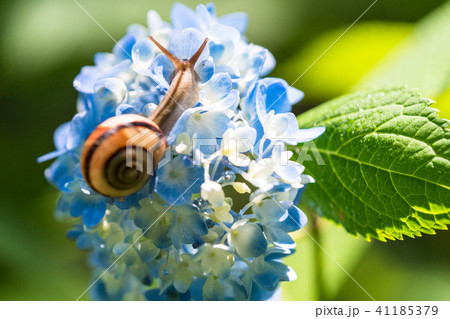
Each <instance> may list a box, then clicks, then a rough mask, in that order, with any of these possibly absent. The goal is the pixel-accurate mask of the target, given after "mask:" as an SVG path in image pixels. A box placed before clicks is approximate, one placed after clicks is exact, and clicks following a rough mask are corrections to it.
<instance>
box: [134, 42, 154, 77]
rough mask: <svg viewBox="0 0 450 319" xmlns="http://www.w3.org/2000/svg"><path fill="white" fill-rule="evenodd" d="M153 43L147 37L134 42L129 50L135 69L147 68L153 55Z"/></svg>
mask: <svg viewBox="0 0 450 319" xmlns="http://www.w3.org/2000/svg"><path fill="white" fill-rule="evenodd" d="M154 55H155V53H154V51H153V44H152V42H151V41H150V39H148V38H144V39H142V40H139V41H138V42H136V43H135V44H134V46H133V49H132V51H131V56H132V59H133V63H134V65H135V66H136V69H137V71H138V72H139V71H141V70H147V69H148V68H149V67H150V65H151V63H152V61H153V57H154Z"/></svg>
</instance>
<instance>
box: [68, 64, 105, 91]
mask: <svg viewBox="0 0 450 319" xmlns="http://www.w3.org/2000/svg"><path fill="white" fill-rule="evenodd" d="M101 73H102V72H101V71H100V70H99V69H98V68H97V67H95V66H84V67H82V68H81V71H80V73H79V74H78V75H77V76H76V77H75V79H74V80H73V87H74V88H75V90H77V91H78V92H81V93H94V83H95V82H96V81H97V79H98V78H99V76H100V75H101Z"/></svg>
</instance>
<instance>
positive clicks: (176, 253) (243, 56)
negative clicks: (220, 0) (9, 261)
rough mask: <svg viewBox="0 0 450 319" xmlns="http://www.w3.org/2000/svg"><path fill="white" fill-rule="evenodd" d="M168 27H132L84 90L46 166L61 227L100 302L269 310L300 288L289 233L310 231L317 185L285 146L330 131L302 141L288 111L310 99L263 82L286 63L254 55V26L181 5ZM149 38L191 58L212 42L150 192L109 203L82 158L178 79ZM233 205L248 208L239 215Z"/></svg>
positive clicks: (85, 77)
mask: <svg viewBox="0 0 450 319" xmlns="http://www.w3.org/2000/svg"><path fill="white" fill-rule="evenodd" d="M171 19H172V23H171V24H169V23H167V22H164V21H162V19H161V18H160V17H159V15H158V14H157V13H156V12H154V11H150V12H149V13H148V26H141V25H132V26H130V27H129V28H128V32H127V34H126V35H125V36H124V37H123V38H122V39H121V40H120V41H118V43H117V45H116V46H115V47H114V48H113V51H112V53H98V54H96V55H95V57H94V63H95V65H93V66H85V67H83V68H82V69H81V72H80V74H79V75H77V77H76V78H75V80H74V87H75V89H76V90H77V91H78V92H79V97H78V102H77V111H78V112H77V114H76V115H75V116H74V117H73V119H72V120H71V121H70V122H68V123H65V124H63V125H61V126H60V127H59V128H58V129H57V130H56V131H55V135H54V141H55V147H56V151H54V152H52V153H50V154H47V155H44V156H43V157H41V158H40V159H39V160H40V161H44V160H49V159H53V158H55V159H56V160H55V161H54V162H53V163H52V164H51V165H50V167H49V168H48V169H46V171H45V176H46V177H47V179H48V180H49V181H50V182H51V183H52V184H54V185H55V186H56V187H57V188H58V189H59V190H60V191H61V196H60V198H59V200H58V203H57V207H56V212H57V216H59V217H60V218H67V219H68V220H69V221H71V222H72V223H73V228H72V230H70V231H69V233H68V235H69V237H70V238H73V239H74V240H76V243H77V245H78V247H79V248H80V249H86V250H89V256H90V257H89V262H90V264H91V266H92V268H93V269H94V271H93V282H94V285H93V287H92V288H91V290H90V293H91V297H92V298H93V299H98V300H136V299H138V300H146V299H147V300H262V299H268V298H270V297H271V296H272V295H273V294H274V292H275V291H276V290H277V288H278V287H279V283H280V282H281V281H289V280H294V279H295V278H296V276H295V273H294V272H293V270H292V269H291V268H290V267H288V266H286V265H285V264H284V263H283V262H282V258H283V257H284V256H287V255H290V254H291V253H292V252H293V251H294V248H295V242H294V241H293V240H292V238H291V236H290V233H291V232H293V231H296V230H298V229H300V228H302V227H304V226H305V224H306V222H307V219H306V216H305V214H304V213H303V212H302V211H301V210H300V209H299V208H297V207H296V204H297V203H298V200H299V198H300V194H301V192H302V188H303V187H304V185H305V184H307V183H309V182H313V179H312V178H311V177H309V176H308V175H304V174H303V171H304V167H303V166H302V165H300V164H298V163H296V162H294V161H291V160H290V158H291V156H292V152H290V151H288V150H287V146H288V145H297V144H298V143H303V142H307V141H310V140H312V139H314V138H316V137H318V136H319V135H320V134H322V133H323V128H313V129H307V130H300V129H299V128H298V124H297V120H296V118H295V115H294V114H293V113H290V112H291V109H292V105H293V104H295V103H297V102H298V101H299V100H300V99H301V98H302V97H303V93H302V92H301V91H299V90H297V89H294V88H292V87H289V86H288V85H287V83H286V82H285V81H284V80H282V79H277V78H264V76H265V75H266V74H268V73H269V72H270V71H271V70H272V69H273V67H274V65H275V60H274V58H273V56H272V55H271V54H270V52H269V51H268V50H266V49H264V48H262V47H260V46H257V45H254V44H251V43H248V42H247V40H246V38H245V37H244V32H245V30H246V27H247V16H246V15H245V14H244V13H233V14H228V15H225V16H222V17H218V16H217V15H216V12H215V8H214V5H212V4H208V5H206V6H204V5H199V6H198V7H197V8H196V10H195V11H194V10H192V9H190V8H188V7H186V6H184V5H182V4H175V5H174V7H173V9H172V13H171ZM149 35H153V37H155V38H157V39H158V41H159V42H160V43H161V44H162V45H164V46H166V47H167V48H168V49H169V51H170V52H172V53H173V54H174V55H176V56H177V57H179V58H181V59H189V58H190V57H191V56H192V54H193V53H194V52H196V50H197V49H198V47H199V46H200V45H201V43H202V42H203V41H204V39H205V38H206V37H208V38H209V40H210V41H209V42H208V44H207V46H206V48H205V50H204V51H203V52H202V54H201V56H200V58H199V59H198V62H197V63H196V64H195V72H196V74H197V75H198V76H199V79H200V91H199V98H198V102H197V103H196V105H195V106H194V107H192V108H190V109H187V110H186V111H184V113H183V114H182V115H181V117H180V118H179V119H178V121H177V122H176V124H175V126H174V127H173V129H172V130H171V131H170V134H169V136H167V143H168V148H167V150H166V154H165V157H164V159H163V160H162V161H161V162H160V163H159V166H158V168H157V170H156V172H155V174H153V176H152V177H151V178H150V179H149V181H148V182H147V183H146V184H145V185H144V186H143V187H142V188H141V189H140V190H139V191H137V192H136V193H134V194H132V195H130V196H126V197H125V198H109V197H105V196H102V195H101V194H98V193H97V192H95V191H94V190H93V189H92V188H91V187H90V186H89V185H88V183H87V182H86V181H85V180H84V178H83V175H82V174H81V169H80V155H81V150H82V148H83V145H84V143H85V141H86V139H87V137H88V136H89V134H90V133H91V132H92V131H93V130H94V129H95V128H96V127H97V126H98V125H99V124H100V123H101V122H103V121H104V120H106V119H108V118H111V117H113V116H117V115H122V114H140V115H143V116H149V115H150V114H152V112H153V111H154V110H155V108H156V106H157V105H158V104H159V103H160V102H161V100H162V99H163V97H164V95H165V94H166V92H167V90H168V88H169V86H170V84H171V80H172V77H173V73H174V71H175V67H174V64H173V63H172V62H171V61H170V60H169V59H168V58H167V57H166V56H165V55H164V54H162V53H161V51H160V49H158V48H157V47H156V46H154V45H153V43H152V42H151V41H150V40H149V39H148V36H149ZM236 193H239V194H243V195H244V196H246V198H247V201H246V202H245V203H239V202H237V201H236V202H234V201H233V199H234V196H233V194H236ZM101 274H102V275H101ZM100 275H101V276H100ZM99 276H100V277H99ZM97 279H98V280H97Z"/></svg>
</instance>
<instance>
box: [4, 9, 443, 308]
mask: <svg viewBox="0 0 450 319" xmlns="http://www.w3.org/2000/svg"><path fill="white" fill-rule="evenodd" d="M79 2H80V3H81V4H82V5H83V6H84V7H85V8H86V9H87V10H88V11H89V12H90V13H91V14H92V16H94V17H95V18H96V19H97V20H98V21H99V23H100V24H101V25H102V26H103V27H104V28H105V29H106V30H107V31H108V32H110V34H111V35H112V36H113V37H114V38H115V39H119V38H120V37H121V36H122V35H124V34H125V30H126V27H127V26H128V25H129V24H131V23H141V24H145V21H146V12H147V10H149V9H154V10H157V11H158V12H159V13H160V14H161V16H162V17H163V18H165V19H166V20H168V18H169V12H170V7H171V6H172V4H173V2H172V1H164V2H163V1H153V0H128V1H123V0H114V1H113V0H94V1H92V0H91V1H87V0H79ZM372 2H373V1H366V0H346V1H336V0H292V1H289V0H258V1H257V0H246V1H237V0H227V1H222V0H219V1H216V2H215V3H216V9H217V11H218V12H219V14H225V13H228V12H233V11H246V12H247V13H248V14H249V16H250V25H249V28H248V32H247V35H248V38H249V40H250V41H251V42H254V43H257V44H260V45H262V46H265V47H267V48H268V49H269V50H270V51H271V52H272V53H273V54H274V55H275V57H276V58H277V63H278V64H277V68H276V69H275V71H274V72H273V73H272V75H273V76H279V77H282V78H285V79H286V80H287V81H288V82H289V83H293V82H294V81H296V82H295V87H297V88H299V89H301V90H303V91H305V95H306V96H305V99H304V100H303V101H302V102H301V103H299V105H297V106H296V107H295V108H294V111H295V112H296V113H300V112H302V111H304V110H306V109H308V108H310V107H313V106H315V105H318V104H320V103H321V102H323V101H326V100H328V99H330V98H333V97H336V96H338V95H341V94H344V93H346V92H349V91H354V90H356V89H359V88H363V87H369V86H380V85H387V84H390V83H399V84H409V85H411V86H413V87H418V88H419V89H421V90H422V92H423V93H424V94H425V95H426V96H427V97H430V98H433V99H434V100H436V101H437V102H438V103H437V104H436V107H437V108H438V109H440V110H441V113H440V114H441V116H442V117H446V118H450V47H449V46H450V41H449V39H450V3H449V2H446V1H442V0H427V1H423V0H379V1H378V2H377V3H376V4H375V5H374V6H373V7H372V8H371V9H370V10H369V11H368V12H367V14H365V15H364V16H363V17H362V18H361V19H360V20H359V21H358V22H357V23H356V24H355V25H354V26H353V27H352V28H350V29H349V30H348V31H347V32H346V33H345V35H343V36H342V37H341V38H340V39H339V41H337V42H336V43H335V44H334V45H333V46H332V47H331V48H329V46H330V45H331V44H332V43H333V42H334V41H335V40H336V39H337V38H338V37H339V36H340V35H341V34H342V33H343V32H344V31H345V30H346V29H347V28H348V27H349V26H350V25H351V24H352V23H353V22H354V21H355V20H356V18H358V16H359V15H360V14H361V13H362V12H363V11H364V10H365V9H366V8H367V7H368V6H369V5H370V4H371V3H372ZM184 3H186V4H188V5H189V6H191V7H194V6H195V5H197V4H198V2H197V1H184ZM0 34H1V36H0V81H1V83H0V84H1V85H0V107H1V116H0V141H1V144H0V146H1V148H0V150H1V154H2V156H1V157H0V167H1V169H0V174H1V175H0V177H1V178H0V181H1V184H0V185H1V189H0V300H74V299H76V298H77V297H78V296H79V295H80V294H81V293H82V292H83V291H84V290H85V289H86V288H87V286H88V284H89V279H90V272H89V269H88V267H87V263H86V254H85V252H82V251H80V250H78V249H77V248H76V247H75V244H74V242H72V241H70V240H68V239H66V237H65V232H66V230H67V229H68V225H65V224H62V223H59V222H58V221H56V220H55V219H54V217H53V213H52V211H53V206H54V203H55V200H56V198H57V195H58V194H57V191H56V190H55V189H53V188H52V187H51V186H49V185H48V184H47V182H46V181H45V179H44V176H43V170H44V169H45V167H46V166H48V163H45V164H41V165H38V164H36V158H37V157H38V156H40V155H42V154H44V153H46V152H49V151H51V150H53V143H52V136H53V130H54V129H55V128H56V127H57V126H58V125H59V124H61V123H63V122H66V121H68V120H69V119H70V118H71V117H72V116H73V114H74V112H75V100H76V92H75V90H74V89H73V88H72V80H73V78H74V77H75V76H76V74H77V73H78V72H79V70H80V68H81V66H83V65H89V64H92V63H93V62H92V58H93V55H94V53H96V52H98V51H110V50H111V49H112V47H113V45H114V43H113V41H112V40H111V39H110V38H109V37H108V36H107V35H106V34H105V33H104V32H103V31H102V30H101V29H100V28H99V27H98V26H97V25H96V24H95V23H94V22H92V21H91V20H90V19H89V17H88V16H87V15H86V14H85V13H84V12H83V11H82V10H81V9H80V8H79V7H78V6H77V5H76V4H75V3H74V2H73V1H72V0H33V1H30V0H15V1H1V2H0ZM327 48H329V50H328V51H327V52H326V53H325V54H324V55H323V56H322V58H321V59H319V60H318V61H317V62H316V63H315V64H314V65H313V66H312V67H310V66H311V64H312V63H313V62H314V61H315V60H316V59H317V58H318V57H319V56H320V55H321V54H322V53H323V52H324V51H325V50H327ZM309 67H310V68H309ZM308 68H309V69H308ZM305 70H308V71H307V72H306V73H305V74H304V76H302V77H301V78H300V79H298V77H299V76H300V75H301V74H302V73H303V72H304V71H305ZM297 79H298V80H297ZM314 225H316V226H317V227H315V228H314V227H312V226H314ZM311 227H312V228H311ZM306 230H307V231H308V233H309V234H311V236H315V237H316V239H317V240H319V241H320V243H321V245H322V246H323V247H324V249H325V250H326V251H327V252H328V253H329V255H331V256H332V257H333V258H334V260H336V261H337V262H338V263H339V264H340V265H341V266H342V267H343V268H344V269H345V270H347V271H348V272H349V273H350V274H351V276H353V277H354V278H355V280H356V281H358V282H359V283H360V284H361V285H362V287H364V288H365V289H366V290H367V291H368V292H369V293H370V294H371V295H372V296H373V297H374V298H375V299H376V300H408V299H411V300H431V299H438V300H450V272H449V269H450V267H449V266H450V247H449V243H450V232H448V231H447V232H446V231H440V232H438V233H437V234H436V235H434V236H430V235H425V236H424V237H422V238H416V239H409V238H408V239H405V240H404V241H397V242H386V243H380V242H371V243H367V242H365V241H364V240H362V239H360V238H354V237H352V236H350V235H348V234H346V233H345V231H344V230H343V229H342V228H340V227H336V226H335V225H332V224H331V223H330V222H327V221H322V220H321V221H318V222H317V223H315V222H314V221H313V218H312V217H311V216H310V223H309V226H308V228H307V229H306ZM317 236H318V237H317ZM296 239H297V242H298V249H297V252H296V254H295V255H293V256H290V257H289V258H288V259H287V260H286V261H287V263H288V264H289V265H291V266H292V267H293V268H294V269H295V271H296V272H297V274H298V277H299V278H298V279H297V281H295V282H291V283H284V284H283V299H285V300H316V299H325V300H369V297H368V296H367V294H365V293H364V292H363V291H362V290H361V289H360V288H359V287H358V286H357V285H356V284H355V282H354V281H353V280H352V279H350V277H349V276H348V275H347V274H346V273H345V272H344V271H343V270H342V269H341V268H340V267H339V266H338V265H337V264H336V263H335V262H334V261H333V260H332V259H331V258H330V257H329V256H328V255H327V254H326V253H324V252H323V251H321V249H320V248H319V247H318V246H317V245H316V244H315V243H314V242H313V241H312V239H311V238H310V237H309V236H307V235H306V234H305V232H303V231H300V232H298V233H297V234H296ZM85 298H86V297H85Z"/></svg>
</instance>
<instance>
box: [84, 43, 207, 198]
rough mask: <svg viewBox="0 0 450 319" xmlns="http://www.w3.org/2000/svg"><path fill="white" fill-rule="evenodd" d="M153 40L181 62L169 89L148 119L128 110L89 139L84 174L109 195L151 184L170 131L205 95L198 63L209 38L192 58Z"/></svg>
mask: <svg viewBox="0 0 450 319" xmlns="http://www.w3.org/2000/svg"><path fill="white" fill-rule="evenodd" d="M150 40H152V41H153V42H154V43H155V45H156V46H157V47H158V48H159V49H160V50H161V51H162V52H163V53H164V54H165V55H166V56H167V57H168V58H169V59H170V60H171V61H172V63H173V64H174V65H175V67H176V70H175V74H174V76H173V80H172V82H171V84H170V86H169V89H168V90H167V93H166V94H165V96H164V97H163V99H162V100H161V102H160V103H159V105H158V106H157V107H156V109H155V110H154V111H153V113H152V114H150V116H149V117H148V118H147V117H145V116H141V115H137V114H125V115H119V116H114V117H111V118H109V119H107V120H105V121H104V122H102V123H101V124H100V125H98V126H97V128H96V129H95V130H94V131H93V132H92V133H91V134H90V136H89V137H88V138H87V140H86V142H85V144H84V147H83V150H82V153H81V170H82V173H83V177H84V179H85V180H86V182H87V183H88V184H89V186H91V188H92V189H94V190H95V191H96V192H98V193H100V194H102V195H105V196H108V197H124V196H128V195H131V194H133V193H135V192H137V191H138V190H139V189H141V188H142V187H143V186H144V185H145V184H146V183H147V181H148V180H149V178H150V174H151V173H152V172H153V169H154V168H156V167H157V165H158V163H159V162H160V161H161V159H162V158H163V157H164V152H165V150H166V147H167V143H166V138H165V136H168V134H169V133H170V131H171V130H172V128H173V126H174V125H175V123H176V122H177V120H178V118H179V117H180V116H181V114H182V113H183V112H184V111H185V109H188V108H191V107H192V106H194V105H195V104H196V103H197V101H198V100H199V84H200V78H199V76H198V74H197V73H196V72H195V70H194V66H195V63H196V62H197V60H198V58H199V57H200V54H201V53H202V51H203V49H204V48H205V46H206V44H207V41H208V39H205V41H204V42H203V44H202V45H201V46H200V48H199V49H198V50H197V52H196V53H195V54H194V55H193V56H192V57H191V58H190V59H189V60H182V59H179V58H178V57H176V56H174V55H173V54H172V53H171V52H169V51H168V50H167V49H165V48H164V47H163V46H161V45H160V44H159V43H158V42H157V41H156V40H155V39H153V37H151V36H150ZM143 153H145V155H143Z"/></svg>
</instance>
